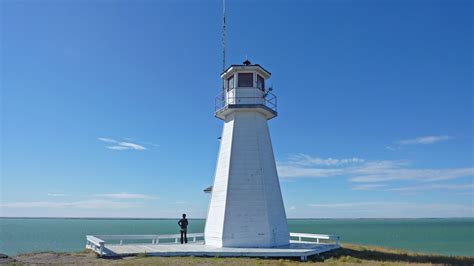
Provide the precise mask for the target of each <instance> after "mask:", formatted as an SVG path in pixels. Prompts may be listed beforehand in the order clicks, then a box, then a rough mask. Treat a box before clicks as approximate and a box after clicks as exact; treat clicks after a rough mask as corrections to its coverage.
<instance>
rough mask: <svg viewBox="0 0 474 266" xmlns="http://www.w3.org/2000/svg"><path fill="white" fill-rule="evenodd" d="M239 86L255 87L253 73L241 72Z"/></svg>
mask: <svg viewBox="0 0 474 266" xmlns="http://www.w3.org/2000/svg"><path fill="white" fill-rule="evenodd" d="M239 87H253V73H239Z"/></svg>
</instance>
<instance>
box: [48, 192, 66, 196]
mask: <svg viewBox="0 0 474 266" xmlns="http://www.w3.org/2000/svg"><path fill="white" fill-rule="evenodd" d="M48 196H49V197H65V196H67V195H66V194H62V193H48Z"/></svg>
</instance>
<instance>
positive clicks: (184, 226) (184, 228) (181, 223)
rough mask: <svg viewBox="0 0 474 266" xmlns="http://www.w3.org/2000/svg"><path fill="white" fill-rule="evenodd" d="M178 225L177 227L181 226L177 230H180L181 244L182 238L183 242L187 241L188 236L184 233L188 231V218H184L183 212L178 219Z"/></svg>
mask: <svg viewBox="0 0 474 266" xmlns="http://www.w3.org/2000/svg"><path fill="white" fill-rule="evenodd" d="M178 225H179V227H181V229H180V230H179V231H180V232H181V244H183V239H184V243H188V236H187V235H186V233H187V232H188V219H186V214H185V213H183V218H181V220H179V222H178Z"/></svg>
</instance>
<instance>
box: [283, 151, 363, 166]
mask: <svg viewBox="0 0 474 266" xmlns="http://www.w3.org/2000/svg"><path fill="white" fill-rule="evenodd" d="M364 161H365V160H364V159H361V158H357V157H352V158H346V159H335V158H320V157H312V156H309V155H307V154H303V153H298V154H294V155H290V156H289V158H288V163H289V164H297V165H323V166H335V165H346V164H354V163H362V162H364Z"/></svg>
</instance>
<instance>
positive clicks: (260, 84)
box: [257, 75, 265, 91]
mask: <svg viewBox="0 0 474 266" xmlns="http://www.w3.org/2000/svg"><path fill="white" fill-rule="evenodd" d="M257 88H259V89H261V90H262V91H264V90H265V79H264V78H262V76H260V75H257Z"/></svg>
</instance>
